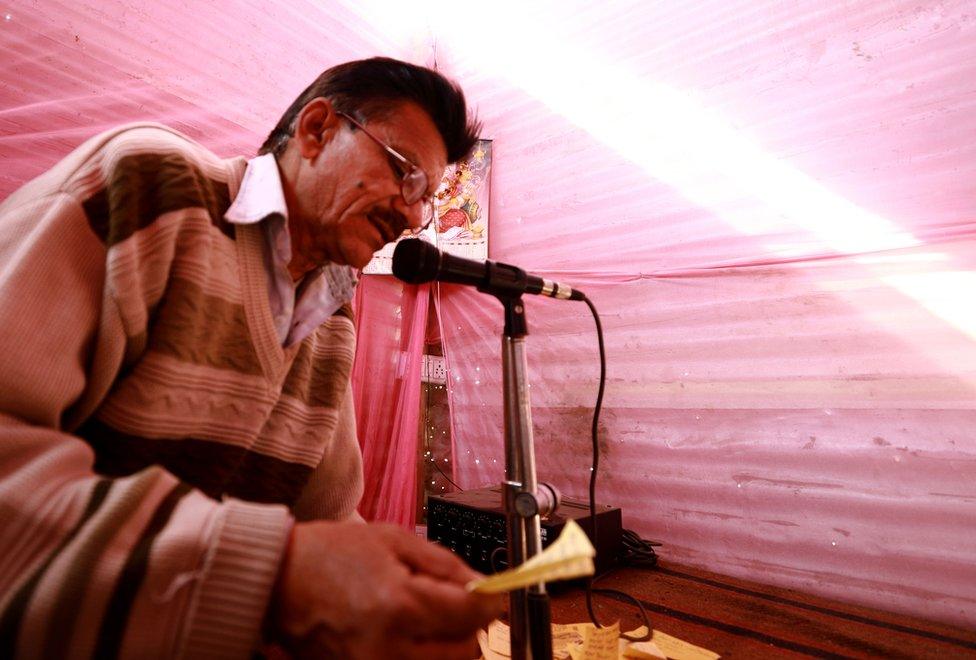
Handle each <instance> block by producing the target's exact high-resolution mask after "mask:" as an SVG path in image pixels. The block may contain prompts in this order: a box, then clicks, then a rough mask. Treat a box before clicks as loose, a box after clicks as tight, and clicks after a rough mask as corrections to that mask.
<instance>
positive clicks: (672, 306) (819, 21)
mask: <svg viewBox="0 0 976 660" xmlns="http://www.w3.org/2000/svg"><path fill="white" fill-rule="evenodd" d="M401 5H403V6H402V7H401V6H400V5H397V4H396V3H382V2H375V1H369V0H363V1H362V2H357V3H346V2H338V3H329V5H328V7H327V8H324V7H323V6H322V5H321V4H318V3H313V2H310V1H306V2H287V3H284V2H282V3H276V2H268V3H261V5H260V6H257V5H254V6H249V5H234V6H233V7H232V8H230V7H222V6H221V5H220V3H217V4H213V5H208V6H207V7H197V8H191V9H187V7H186V6H185V5H178V4H177V5H173V4H166V3H147V2H144V1H142V0H135V1H126V0H114V1H110V2H93V1H91V0H85V1H82V2H70V3H69V2H64V1H58V0H44V1H42V2H37V3H32V4H30V5H29V7H28V6H25V7H22V8H11V9H10V10H9V12H8V15H9V19H8V18H7V17H6V15H0V30H2V31H0V49H2V51H3V57H4V62H5V69H4V73H3V74H0V75H2V81H3V85H2V86H0V163H2V166H0V195H6V194H8V193H9V192H10V191H11V190H12V189H13V188H15V187H16V186H17V185H19V183H20V182H22V181H24V180H26V179H27V178H30V177H31V176H34V175H36V174H37V173H39V172H41V171H43V169H44V168H46V167H47V166H48V165H50V164H51V163H52V162H53V161H54V160H55V159H56V158H58V157H60V156H62V155H63V154H64V153H65V152H66V151H67V150H68V149H69V148H71V147H72V146H74V145H76V144H78V143H79V142H80V141H81V140H82V139H84V138H85V137H87V136H89V135H91V134H93V133H95V132H97V131H98V130H101V129H102V128H105V127H108V126H109V125H114V124H117V123H121V122H123V121H131V120H135V119H155V120H158V121H162V122H164V123H168V124H171V125H174V126H176V127H177V128H180V129H181V130H185V131H187V132H189V133H190V134H191V135H193V136H194V137H196V138H197V139H200V140H201V141H202V142H204V143H205V144H207V145H208V146H211V147H212V148H214V149H216V150H217V151H218V152H220V153H224V154H228V155H229V154H231V153H248V152H251V151H253V150H254V149H255V148H256V147H257V145H258V144H259V143H260V141H261V138H262V137H263V135H264V134H265V133H266V132H267V130H268V128H269V127H270V126H272V125H273V123H274V121H275V120H276V119H277V117H278V116H279V114H280V113H281V111H282V110H284V108H285V106H286V105H287V103H288V102H289V101H290V100H291V99H292V98H294V96H295V95H296V94H297V93H298V92H300V91H301V89H303V88H304V86H305V85H306V84H307V83H308V82H309V81H310V80H311V79H312V78H313V77H314V76H315V75H316V74H317V73H318V72H319V71H320V70H321V69H323V68H325V67H326V66H328V65H330V64H333V63H337V62H340V61H343V60H348V59H352V58H356V57H363V56H368V55H373V54H377V53H385V54H392V55H395V56H401V57H407V58H410V59H414V60H415V61H421V62H426V63H431V64H432V63H434V62H435V61H436V63H437V64H438V66H440V67H441V69H442V70H444V71H445V72H447V73H448V74H450V75H452V76H453V77H455V78H457V79H458V80H459V81H460V82H461V84H462V85H463V86H464V88H465V89H466V91H467V93H468V95H469V98H470V99H471V100H472V102H473V104H474V105H475V106H477V107H478V108H479V111H480V115H481V118H482V119H483V121H484V131H483V137H486V138H490V139H493V140H494V142H493V147H494V163H493V181H492V199H491V208H490V214H491V230H490V236H491V244H490V253H491V256H492V257H494V258H496V259H499V260H502V261H507V262H512V263H516V264H519V265H521V266H523V267H525V268H527V269H531V270H535V271H537V272H539V273H542V274H546V275H549V276H551V277H553V278H555V279H559V280H564V281H567V282H569V283H571V284H574V285H578V286H579V287H580V288H581V289H583V290H584V291H586V292H587V294H588V295H590V297H591V298H592V299H593V300H594V301H595V303H596V305H597V307H598V309H599V310H600V311H601V313H602V315H603V322H604V326H605V328H606V332H607V345H608V359H609V364H608V369H609V379H610V380H609V384H608V391H607V400H606V410H605V412H604V418H603V422H602V426H601V443H602V445H601V446H602V447H603V461H602V464H603V468H602V470H601V477H600V481H599V488H598V493H599V497H600V499H601V501H604V502H607V503H612V504H616V505H618V506H621V507H622V508H623V510H624V521H625V525H626V526H627V527H630V528H633V529H635V530H636V531H638V532H639V533H641V534H642V535H644V536H647V537H652V538H657V539H659V540H661V541H663V542H665V544H666V545H665V546H664V547H663V548H662V552H663V553H664V554H665V555H666V556H667V557H668V558H670V559H673V560H679V561H685V562H690V563H694V564H697V565H700V566H704V567H706V568H711V569H714V570H719V571H724V572H726V573H729V574H732V575H738V576H741V577H747V578H754V579H758V580H760V581H763V582H768V583H773V584H778V585H783V586H792V587H798V588H802V589H807V590H811V591H814V592H818V593H822V594H827V595H830V596H832V597H841V598H847V599H850V600H852V601H856V602H861V603H866V604H873V605H877V606H880V607H884V608H887V609H892V608H895V609H898V610H902V611H906V612H913V613H916V614H922V615H924V616H928V617H932V618H939V619H943V620H946V621H951V622H956V623H961V624H964V625H976V586H974V585H976V572H974V570H976V569H974V566H976V554H974V553H976V551H974V548H976V508H974V506H973V505H974V503H976V486H974V484H976V480H974V479H973V475H974V474H976V440H974V437H973V432H972V429H973V428H976V397H974V389H976V350H974V349H976V346H974V343H976V315H974V314H973V312H972V309H973V305H972V292H973V291H974V290H976V275H974V269H973V266H974V264H973V255H974V254H976V249H974V248H976V195H974V192H973V191H974V188H973V181H974V180H976V143H974V142H973V140H972V136H973V135H974V134H976V112H974V110H973V108H974V100H976V89H974V87H973V82H972V81H974V80H976V19H974V16H976V14H974V12H973V11H972V7H971V3H969V2H967V1H966V0H947V1H945V2H938V3H917V2H907V1H903V0H883V1H880V2H878V1H871V2H868V1H866V0H865V1H863V2H861V1H858V2H847V3H826V4H825V3H822V2H813V1H809V2H794V3H780V2H773V1H772V0H768V1H762V2H756V1H755V0H733V1H731V2H730V1H728V0H721V1H720V0H696V1H694V2H687V3H645V2H640V1H639V0H619V1H618V0H614V1H612V2H605V3H592V2H583V1H582V0H568V1H567V0H563V1H561V2H539V3H520V4H519V5H518V7H517V8H514V7H508V6H506V5H504V3H501V4H500V5H499V6H498V7H493V8H492V9H491V10H490V11H489V10H488V9H487V8H486V7H485V6H484V5H477V6H475V5H472V7H471V8H470V9H469V8H467V7H466V6H464V5H463V3H462V4H458V3H452V4H451V5H449V6H448V5H444V6H440V5H438V4H437V3H431V4H430V5H429V11H426V13H425V7H428V5H423V6H421V5H420V4H418V3H401ZM459 26H460V27H459ZM472 26H476V27H472ZM414 295H415V294H414V293H413V292H411V291H409V290H408V289H400V288H398V286H397V285H396V284H395V283H392V282H391V281H389V280H388V278H387V279H385V280H383V279H382V278H381V279H378V280H377V282H376V283H375V284H374V283H371V282H370V281H369V279H368V278H367V281H365V282H364V287H363V297H362V298H360V300H359V303H360V304H359V310H358V313H359V315H360V328H361V330H362V334H361V339H360V341H361V345H360V351H361V353H360V357H361V358H362V360H363V362H362V363H361V364H359V365H357V374H359V375H358V376H357V381H356V387H357V400H358V401H360V402H361V404H360V405H361V408H360V410H359V415H360V419H361V422H362V423H363V425H364V427H368V428H369V429H371V430H370V431H369V432H365V431H364V433H363V435H361V438H360V440H361V442H362V443H363V447H364V450H365V453H366V454H367V469H368V473H367V477H366V478H367V483H369V484H370V489H371V491H370V494H369V498H367V500H365V501H364V505H363V510H364V511H366V512H367V513H368V514H369V515H371V516H377V517H385V518H386V519H391V520H399V521H400V522H402V523H404V524H409V523H410V517H409V516H410V515H411V513H410V511H412V501H413V500H412V497H413V496H412V494H411V493H409V492H407V491H408V489H407V488H405V487H400V488H395V487H394V486H395V484H394V481H396V480H401V479H403V480H406V479H409V477H408V476H407V473H409V472H410V470H407V468H406V466H407V465H408V463H409V462H410V461H412V460H413V457H411V456H410V451H411V450H412V446H413V445H412V444H411V443H415V442H416V425H415V424H414V425H413V426H412V427H411V423H410V420H409V419H408V418H407V417H406V415H408V414H409V413H408V412H407V411H408V409H409V408H410V404H409V398H410V397H411V396H414V395H413V394H410V392H411V391H412V387H413V386H412V385H410V383H407V382H403V383H398V382H397V381H396V379H393V380H389V376H388V375H384V374H390V373H391V372H393V373H395V367H396V366H397V365H399V366H401V367H402V370H403V371H402V373H403V374H404V375H408V376H409V378H411V379H412V378H413V375H412V374H413V373H414V370H415V362H414V357H415V353H414V352H413V351H415V350H418V349H417V348H416V347H417V346H418V343H417V342H419V341H420V340H419V339H416V338H417V337H420V336H421V335H422V332H421V331H419V330H418V329H417V328H416V324H417V321H416V319H418V318H419V315H420V314H422V312H421V307H422V306H423V305H425V304H426V303H425V302H421V301H420V300H419V299H415V298H412V296H414ZM374 300H375V304H376V307H375V308H371V306H372V305H373V304H374ZM424 300H426V299H425V298H424ZM437 301H438V302H437V304H438V309H439V311H440V314H441V321H442V330H443V342H444V346H445V350H446V353H447V360H448V367H449V376H450V378H451V380H450V383H451V387H450V396H451V403H452V406H453V408H452V414H453V420H452V424H453V432H454V441H455V442H456V450H455V454H456V456H455V460H453V461H451V462H452V464H453V465H454V469H455V475H454V477H455V479H456V480H457V481H458V483H460V484H461V485H462V486H464V487H466V488H467V487H477V486H481V485H485V484H489V483H496V482H497V481H498V480H499V479H500V476H501V471H500V470H501V468H500V461H501V460H502V454H501V452H500V446H501V445H500V443H501V432H502V428H501V409H500V401H501V390H500V383H499V380H498V375H499V373H498V364H499V361H498V353H499V342H498V333H499V332H500V327H501V319H500V315H499V310H500V307H499V306H498V305H497V304H496V303H494V302H492V301H491V300H490V299H485V298H484V297H483V296H480V295H479V294H477V293H475V292H473V291H470V290H464V289H461V288H457V287H442V288H441V289H440V290H439V293H438V297H437ZM397 307H399V308H400V317H399V321H400V326H399V327H400V336H399V337H396V336H395V331H394V335H393V336H389V335H384V334H383V332H381V331H380V330H379V329H378V328H379V326H380V325H382V324H386V323H388V322H389V321H390V320H391V318H395V310H396V308H397ZM528 311H529V317H528V318H529V324H530V325H529V328H530V333H531V334H530V336H529V356H530V380H531V382H532V384H533V388H532V397H533V405H534V408H533V415H534V419H535V422H536V443H537V444H536V449H537V455H538V457H539V468H540V476H541V477H542V478H545V479H547V480H549V481H552V482H554V483H556V485H557V486H559V487H560V488H562V489H563V491H564V492H566V493H567V494H569V495H574V496H581V495H583V494H584V493H585V488H584V484H585V480H586V478H587V470H588V466H589V463H588V457H587V452H588V446H589V441H588V437H587V433H588V428H589V414H590V409H591V407H592V403H593V398H594V396H595V392H596V376H597V373H598V372H597V365H596V347H595V338H594V337H593V334H592V322H591V320H590V319H589V318H588V315H587V312H586V309H585V308H584V307H582V306H580V305H573V304H569V303H560V302H555V301H544V300H531V301H528ZM364 323H365V324H367V325H364ZM367 326H368V327H367ZM367 337H368V338H367ZM374 342H376V343H377V345H380V344H382V345H385V346H387V347H388V350H390V351H398V352H399V351H406V353H407V356H406V357H402V356H401V354H400V353H396V354H390V355H388V356H387V357H386V358H384V357H383V355H382V353H380V352H378V351H379V349H378V348H377V349H376V350H377V352H375V353H374V352H373V348H375V347H374V346H373V343H374ZM380 366H383V368H382V369H380ZM374 369H375V371H372V370H374ZM367 375H369V377H368V378H367V377H365V376H367ZM366 402H369V405H377V406H381V407H383V408H384V409H385V410H401V411H403V414H404V417H402V418H401V419H400V420H399V422H398V421H397V420H396V419H391V420H386V422H384V423H373V422H374V420H373V419H372V418H371V417H370V414H371V410H367V409H366V408H365V406H366V405H367V403H366ZM374 402H375V403H374ZM364 416H365V417H364ZM373 430H375V434H374V433H373ZM401 485H402V484H401ZM408 500H409V502H410V506H408V505H407V504H408Z"/></svg>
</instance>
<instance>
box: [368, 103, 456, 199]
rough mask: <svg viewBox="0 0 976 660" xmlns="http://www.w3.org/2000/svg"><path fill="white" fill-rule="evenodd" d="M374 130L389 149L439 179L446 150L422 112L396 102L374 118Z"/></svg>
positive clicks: (433, 125)
mask: <svg viewBox="0 0 976 660" xmlns="http://www.w3.org/2000/svg"><path fill="white" fill-rule="evenodd" d="M377 127H378V128H380V129H381V130H382V131H383V136H384V138H385V139H388V140H389V145H390V146H391V147H392V148H393V149H395V150H397V151H398V152H399V153H400V154H401V155H403V156H404V157H405V158H407V159H409V160H410V161H411V162H413V163H414V164H416V165H418V166H420V167H421V168H423V169H424V171H426V172H427V173H428V175H434V176H436V179H437V180H440V175H441V173H442V172H443V171H444V168H445V167H447V148H446V147H445V146H444V139H443V138H442V137H441V134H440V131H438V130H437V126H436V125H435V124H434V121H433V120H432V119H431V118H430V115H428V114H427V112H426V111H425V110H423V109H422V108H421V107H420V106H418V105H416V104H415V103H412V102H409V101H408V102H402V103H399V104H398V105H397V106H395V107H393V108H391V109H390V110H389V111H387V112H385V113H383V115H382V116H381V117H380V118H378V120H377Z"/></svg>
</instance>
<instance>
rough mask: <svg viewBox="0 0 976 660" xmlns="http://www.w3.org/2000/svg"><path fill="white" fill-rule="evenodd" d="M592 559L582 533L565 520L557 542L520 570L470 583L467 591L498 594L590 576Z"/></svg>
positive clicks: (575, 525) (569, 521)
mask: <svg viewBox="0 0 976 660" xmlns="http://www.w3.org/2000/svg"><path fill="white" fill-rule="evenodd" d="M595 555H596V550H594V549H593V544H592V543H590V539H589V538H587V536H586V533H585V532H584V531H583V530H582V529H581V528H580V526H579V525H577V524H576V523H575V522H574V521H572V520H567V521H566V526H565V527H563V531H562V533H561V534H560V535H559V538H557V539H556V540H555V541H553V542H552V544H551V545H550V546H549V547H548V548H546V549H545V550H543V551H542V552H541V553H539V554H537V555H536V556H535V557H532V558H531V559H529V560H528V561H526V562H525V563H524V564H522V565H521V566H516V567H515V568H510V569H508V570H507V571H502V572H501V573H496V574H495V575H491V576H488V577H484V578H480V579H478V580H472V581H471V582H469V583H468V584H467V589H468V591H476V592H478V593H482V594H500V593H504V592H506V591H513V590H515V589H521V588H522V587H527V586H529V585H531V584H538V583H539V582H552V581H554V580H569V579H571V578H577V577H582V576H584V575H593V570H594V569H593V557H594V556H595Z"/></svg>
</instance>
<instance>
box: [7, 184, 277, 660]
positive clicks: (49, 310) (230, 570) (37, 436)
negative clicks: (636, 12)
mask: <svg viewBox="0 0 976 660" xmlns="http://www.w3.org/2000/svg"><path fill="white" fill-rule="evenodd" d="M16 201H17V203H16V204H14V205H10V204H5V205H3V206H0V657H19V656H30V657H35V656H47V657H103V656H113V655H120V656H122V657H140V658H143V657H175V656H179V655H187V656H191V657H196V656H206V657H241V658H244V657H249V656H250V655H251V652H252V649H253V648H254V646H255V644H256V643H257V642H258V640H259V633H260V626H261V620H262V617H263V614H264V610H265V608H266V605H267V600H268V598H269V594H270V592H271V588H272V585H273V582H274V579H275V575H276V573H277V569H278V564H279V562H280V560H281V554H282V551H283V547H284V543H285V539H286V538H287V535H288V532H289V529H290V526H291V524H292V519H291V516H290V514H289V513H288V511H287V510H286V509H285V507H282V506H272V505H258V504H252V503H247V502H242V501H237V500H227V501H224V502H216V501H214V500H211V499H209V498H207V497H205V496H204V495H203V494H201V493H199V492H198V491H196V490H194V489H193V488H191V487H190V486H188V485H187V484H185V483H181V482H180V481H179V480H178V479H177V478H176V477H175V476H173V475H172V474H170V473H168V472H166V471H165V470H163V469H161V468H159V467H150V468H147V469H145V470H142V471H140V472H137V473H135V474H133V475H130V476H127V477H124V478H105V477H102V476H100V475H98V474H96V473H95V471H94V469H93V465H94V455H93V451H92V449H91V448H90V446H89V445H88V444H87V443H86V442H85V441H84V440H82V439H81V438H79V437H77V436H75V435H72V434H71V433H70V432H68V431H66V429H70V428H74V427H75V426H77V424H79V423H80V422H81V421H83V419H84V417H85V415H87V414H90V412H91V411H92V410H94V408H95V407H97V404H98V402H99V401H100V400H101V399H102V398H103V397H104V396H105V394H106V393H107V392H108V391H109V389H110V388H111V386H112V384H113V382H114V380H115V378H116V377H117V375H118V373H119V370H120V369H121V368H122V365H123V364H124V362H125V359H126V357H127V356H126V351H127V350H128V346H127V338H126V334H125V332H124V328H123V321H122V319H121V318H120V316H119V313H118V309H117V307H116V305H115V304H114V298H113V291H111V290H110V289H111V286H109V285H107V284H106V277H105V269H106V265H105V264H106V249H105V247H104V245H103V243H102V242H101V241H100V240H99V238H98V236H97V235H96V234H95V233H94V232H93V231H92V230H91V227H90V226H89V223H88V220H87V218H86V214H85V211H84V209H83V207H82V206H81V205H80V204H79V202H78V201H77V199H76V198H75V197H74V196H72V195H70V194H67V193H64V192H60V191H54V192H48V193H47V194H42V195H38V196H37V197H36V198H33V199H31V198H29V197H27V198H25V196H24V195H20V196H19V197H18V198H17V200H16Z"/></svg>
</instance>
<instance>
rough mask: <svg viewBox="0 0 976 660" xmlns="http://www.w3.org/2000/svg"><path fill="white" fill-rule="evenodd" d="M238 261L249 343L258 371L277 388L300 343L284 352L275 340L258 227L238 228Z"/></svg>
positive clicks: (284, 349)
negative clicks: (256, 359)
mask: <svg viewBox="0 0 976 660" xmlns="http://www.w3.org/2000/svg"><path fill="white" fill-rule="evenodd" d="M234 232H235V235H236V237H237V239H236V242H237V261H238V268H239V271H240V277H241V297H242V298H243V301H244V315H245V318H246V319H247V325H248V329H249V330H250V334H251V342H252V344H253V345H254V350H255V352H256V353H257V355H258V359H259V360H260V362H261V369H262V371H264V374H265V376H266V377H267V379H268V380H269V381H270V382H271V383H272V384H273V385H276V386H277V385H280V384H281V380H282V378H283V377H284V375H285V374H284V372H285V370H286V369H287V368H288V366H289V365H290V364H291V361H292V360H293V359H294V357H295V355H296V354H297V353H298V348H299V346H301V344H302V342H296V343H294V344H292V345H291V346H289V347H288V348H283V347H282V346H281V342H280V341H279V339H278V331H277V329H276V328H275V323H274V317H273V316H272V314H271V301H270V298H269V297H268V273H267V269H266V268H265V265H264V240H265V239H264V235H263V233H262V231H261V227H260V225H258V224H253V225H237V226H236V227H235V229H234Z"/></svg>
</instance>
